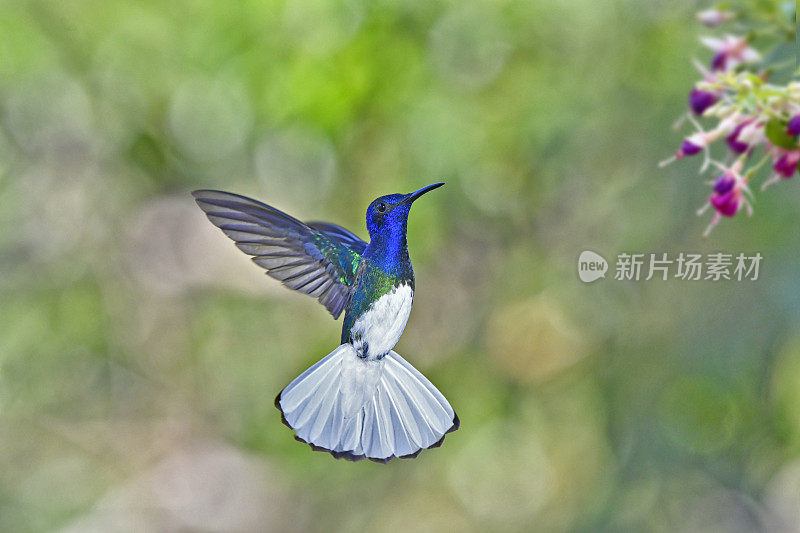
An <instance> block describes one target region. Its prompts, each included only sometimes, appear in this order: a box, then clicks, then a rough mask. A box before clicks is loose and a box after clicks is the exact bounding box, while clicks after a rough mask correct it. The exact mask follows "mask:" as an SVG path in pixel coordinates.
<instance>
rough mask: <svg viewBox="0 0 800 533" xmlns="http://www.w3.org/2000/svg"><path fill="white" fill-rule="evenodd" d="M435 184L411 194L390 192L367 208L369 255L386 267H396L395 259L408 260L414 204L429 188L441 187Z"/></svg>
mask: <svg viewBox="0 0 800 533" xmlns="http://www.w3.org/2000/svg"><path fill="white" fill-rule="evenodd" d="M442 185H444V183H434V184H433V185H428V186H427V187H423V188H421V189H420V190H418V191H415V192H412V193H410V194H389V195H387V196H381V197H380V198H377V199H375V201H373V202H372V203H371V204H369V207H368V208H367V230H368V231H369V237H370V243H369V250H368V251H367V254H368V255H369V256H370V257H371V258H372V259H373V260H375V259H377V260H378V262H379V263H382V266H384V267H385V268H386V269H387V270H389V271H392V270H395V269H394V268H392V267H393V263H394V262H398V261H403V260H406V261H407V260H408V251H407V248H406V229H407V227H408V212H409V211H410V210H411V204H412V203H413V202H414V200H416V199H417V198H419V197H420V196H422V195H423V194H425V193H426V192H428V191H432V190H433V189H435V188H437V187H441V186H442Z"/></svg>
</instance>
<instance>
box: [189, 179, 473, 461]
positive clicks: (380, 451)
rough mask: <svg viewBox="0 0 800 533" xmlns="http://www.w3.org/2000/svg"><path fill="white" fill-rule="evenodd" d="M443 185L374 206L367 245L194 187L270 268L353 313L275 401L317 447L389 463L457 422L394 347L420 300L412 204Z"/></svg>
mask: <svg viewBox="0 0 800 533" xmlns="http://www.w3.org/2000/svg"><path fill="white" fill-rule="evenodd" d="M442 185H444V184H443V183H435V184H433V185H428V186H427V187H423V188H422V189H420V190H418V191H416V192H413V193H411V194H390V195H388V196H381V197H380V198H377V199H376V200H375V201H374V202H372V203H371V204H370V205H369V207H368V208H367V230H368V231H369V236H370V242H369V244H367V243H366V242H364V241H362V240H361V239H359V238H358V237H357V236H356V235H354V234H353V233H351V232H350V231H348V230H346V229H344V228H342V227H340V226H337V225H335V224H330V223H327V222H309V223H303V222H300V221H299V220H297V219H295V218H293V217H291V216H289V215H287V214H286V213H283V212H282V211H279V210H277V209H275V208H274V207H271V206H269V205H266V204H263V203H261V202H258V201H256V200H253V199H251V198H247V197H245V196H240V195H237V194H231V193H227V192H221V191H210V190H201V191H195V192H194V193H192V194H193V195H194V197H195V200H196V201H197V204H198V205H199V206H200V208H201V209H203V211H205V213H206V215H207V216H208V218H209V220H211V222H213V223H214V224H215V225H216V226H217V227H219V228H220V229H221V230H222V231H223V232H225V234H226V235H227V236H228V237H230V238H231V239H233V240H234V241H235V242H236V246H237V247H238V248H239V249H240V250H242V251H243V252H245V253H246V254H249V255H251V256H253V261H255V263H256V264H258V265H259V266H261V267H263V268H265V269H266V270H267V274H269V275H270V276H272V277H273V278H276V279H278V280H280V281H281V282H283V284H284V285H286V286H287V287H289V288H291V289H294V290H297V291H300V292H303V293H305V294H309V295H311V296H313V297H315V298H317V299H318V300H319V301H320V303H321V304H322V305H324V306H325V307H326V308H327V309H328V311H329V312H330V313H331V314H332V315H333V317H334V318H338V317H339V315H340V314H341V313H342V311H343V310H344V312H345V313H344V325H343V327H342V339H341V345H340V346H339V347H338V348H336V349H335V350H333V351H332V352H331V353H330V354H328V355H327V356H325V357H323V358H322V359H321V360H320V361H318V362H317V363H316V364H314V365H313V366H312V367H311V368H309V369H308V370H306V371H305V372H303V373H302V374H300V376H298V377H297V378H295V379H294V381H292V382H291V383H289V385H287V386H286V388H284V389H283V390H282V391H281V392H280V394H278V396H277V398H275V406H276V407H277V408H278V409H279V410H280V411H281V415H282V419H283V422H284V423H285V424H286V425H287V426H289V427H290V428H292V429H293V430H294V431H295V438H296V439H297V440H299V441H301V442H305V443H307V444H309V445H310V446H311V447H312V448H313V449H315V450H321V451H327V452H330V454H331V455H333V456H334V457H336V458H345V459H349V460H352V461H357V460H360V459H364V458H365V457H366V458H368V459H370V460H372V461H376V462H383V463H385V462H388V461H389V460H391V459H393V458H394V457H416V456H417V455H418V454H419V453H420V452H421V451H422V450H424V449H426V448H432V447H436V446H439V445H440V444H441V443H442V441H443V440H444V436H445V435H446V434H447V433H450V432H451V431H455V430H456V429H458V427H459V420H458V416H457V415H456V414H455V412H454V411H453V408H452V407H450V404H449V403H448V401H447V399H446V398H445V397H444V396H443V395H442V393H441V392H439V390H438V389H437V388H436V387H434V386H433V384H432V383H431V382H430V381H428V379H427V378H426V377H425V376H423V375H422V374H421V373H420V372H419V371H418V370H417V369H415V368H414V367H413V366H411V365H410V364H409V363H408V362H406V360H405V359H403V358H402V357H400V355H398V354H397V353H396V352H394V351H392V348H394V346H395V344H397V341H398V340H399V339H400V335H402V334H403V330H404V329H405V327H406V322H407V321H408V316H409V314H410V313H411V302H412V299H413V296H414V270H413V269H412V268H411V261H410V259H409V257H408V246H407V243H406V230H407V225H408V213H409V210H410V209H411V204H412V202H414V200H416V199H417V198H419V197H420V196H422V195H423V194H425V193H426V192H428V191H431V190H433V189H435V188H437V187H440V186H442Z"/></svg>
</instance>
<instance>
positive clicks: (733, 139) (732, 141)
mask: <svg viewBox="0 0 800 533" xmlns="http://www.w3.org/2000/svg"><path fill="white" fill-rule="evenodd" d="M750 122H751V121H749V120H746V121H744V122H742V123H741V124H739V125H738V126H736V129H734V130H733V132H732V133H731V134H730V135H728V136H727V137H726V138H725V142H727V143H728V148H730V149H731V151H732V152H735V153H737V154H743V153H745V152H746V151H747V150H749V149H750V145H749V144H747V143H746V142H743V141H742V140H740V139H739V134H741V133H742V130H743V129H744V127H745V126H747V125H748V124H750Z"/></svg>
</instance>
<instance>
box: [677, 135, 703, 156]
mask: <svg viewBox="0 0 800 533" xmlns="http://www.w3.org/2000/svg"><path fill="white" fill-rule="evenodd" d="M702 149H703V147H702V146H699V145H697V144H695V143H693V142H692V141H691V140H689V139H686V140H684V141H683V143H682V144H681V148H680V150H678V153H677V157H678V159H680V158H681V157H684V156H687V155H695V154H698V153H700V151H701V150H702Z"/></svg>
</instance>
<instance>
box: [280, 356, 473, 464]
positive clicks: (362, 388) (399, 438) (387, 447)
mask: <svg viewBox="0 0 800 533" xmlns="http://www.w3.org/2000/svg"><path fill="white" fill-rule="evenodd" d="M275 405H276V407H278V409H280V410H281V413H283V420H284V422H285V423H286V425H288V426H289V427H291V428H292V429H294V431H295V435H296V438H297V439H298V440H301V441H303V442H306V443H308V444H310V445H311V446H312V447H313V448H315V449H322V450H325V451H328V452H330V453H331V454H332V455H333V456H334V457H337V458H338V457H344V458H347V459H351V460H359V459H363V458H365V457H367V458H369V459H371V460H373V461H379V462H386V461H389V460H390V459H392V458H394V457H409V456H411V457H414V456H416V455H417V454H418V453H419V452H420V451H421V450H423V449H425V448H431V447H434V446H438V445H439V444H441V442H442V440H443V439H444V436H445V435H446V434H447V433H449V432H451V431H455V430H456V429H458V426H459V421H458V417H457V416H456V414H455V412H454V411H453V408H452V407H450V404H449V403H448V402H447V399H445V397H444V396H443V395H442V393H441V392H439V391H438V390H437V389H436V387H434V386H433V384H432V383H431V382H430V381H428V379H427V378H426V377H425V376H423V375H422V374H421V373H420V372H419V371H418V370H417V369H415V368H414V367H413V366H411V365H410V364H409V363H408V362H407V361H405V360H404V359H403V358H402V357H400V356H399V355H398V354H397V353H395V352H389V354H387V355H386V357H383V358H382V359H379V360H376V361H368V360H366V359H361V358H359V357H358V356H357V355H356V351H355V349H354V348H353V346H352V345H351V344H342V345H341V346H339V347H338V348H336V349H335V350H334V351H332V352H331V353H330V354H328V355H327V356H325V357H324V358H323V359H321V360H320V361H318V362H317V363H316V364H315V365H314V366H312V367H311V368H309V369H308V370H306V371H305V372H303V373H302V374H300V376H298V377H297V378H295V380H294V381H292V382H291V383H290V384H289V385H288V386H287V387H286V388H285V389H283V391H281V393H280V394H279V395H278V397H277V398H276V399H275Z"/></svg>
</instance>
